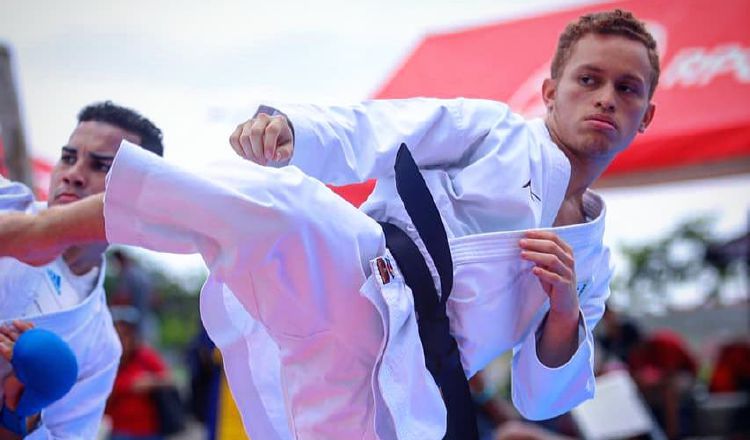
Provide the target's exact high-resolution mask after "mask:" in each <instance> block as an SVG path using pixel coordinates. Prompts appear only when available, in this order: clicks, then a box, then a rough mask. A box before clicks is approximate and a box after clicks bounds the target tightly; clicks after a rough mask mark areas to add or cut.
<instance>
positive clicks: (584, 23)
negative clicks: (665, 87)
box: [550, 9, 660, 98]
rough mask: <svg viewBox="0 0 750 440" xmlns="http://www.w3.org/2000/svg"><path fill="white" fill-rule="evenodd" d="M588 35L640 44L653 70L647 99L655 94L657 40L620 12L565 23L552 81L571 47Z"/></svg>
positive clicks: (553, 65) (558, 46) (644, 27)
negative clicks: (614, 36) (621, 39)
mask: <svg viewBox="0 0 750 440" xmlns="http://www.w3.org/2000/svg"><path fill="white" fill-rule="evenodd" d="M588 34H599V35H618V36H622V37H625V38H628V39H630V40H634V41H640V42H641V43H643V45H644V46H646V49H647V51H648V60H649V62H650V63H651V69H652V70H653V72H652V76H651V84H650V89H649V95H648V96H649V98H651V97H652V96H653V95H654V91H655V90H656V85H657V84H658V83H659V73H660V68H659V53H658V52H657V51H656V40H654V37H653V36H652V35H651V33H650V32H649V31H648V30H647V29H646V26H645V25H644V24H643V22H641V21H639V20H638V19H636V18H635V17H634V16H633V14H631V13H630V12H628V11H623V10H621V9H615V10H614V11H607V12H595V13H592V14H586V15H583V16H581V17H580V18H579V19H578V21H575V22H573V23H570V24H568V26H566V27H565V30H564V31H563V33H562V34H560V38H559V39H558V41H557V50H556V51H555V56H554V57H553V58H552V68H551V72H550V74H551V75H552V79H558V78H560V75H562V71H563V69H564V68H565V64H566V63H567V62H568V60H569V59H570V55H571V53H572V52H573V46H574V45H575V43H577V42H578V40H580V39H581V38H583V37H584V36H586V35H588Z"/></svg>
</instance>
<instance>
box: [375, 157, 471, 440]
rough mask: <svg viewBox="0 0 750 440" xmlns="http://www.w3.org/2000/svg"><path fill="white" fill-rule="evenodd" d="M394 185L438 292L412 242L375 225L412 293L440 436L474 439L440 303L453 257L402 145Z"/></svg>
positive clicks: (466, 393)
mask: <svg viewBox="0 0 750 440" xmlns="http://www.w3.org/2000/svg"><path fill="white" fill-rule="evenodd" d="M395 171H396V189H397V191H398V194H399V196H400V197H401V200H402V201H403V202H404V206H405V207H406V212H407V213H408V214H409V217H410V218H411V221H412V223H413V224H414V226H415V227H416V229H417V232H418V233H419V236H420V238H421V239H422V241H423V242H424V244H425V247H426V248H427V252H428V253H429V254H430V257H431V258H432V260H433V262H434V263H435V267H436V269H437V271H438V274H439V276H440V287H441V290H442V296H438V294H437V289H436V288H435V284H434V282H433V280H432V276H431V275H430V270H429V269H428V267H427V263H426V262H425V261H424V257H423V256H422V254H421V253H420V252H419V249H418V248H417V245H416V244H414V242H413V241H412V240H411V239H410V238H409V236H408V235H406V233H405V232H404V231H402V230H401V229H399V228H398V227H396V226H394V225H392V224H390V223H381V226H382V227H383V233H384V234H385V242H386V246H387V247H388V249H389V250H390V251H391V254H392V255H393V258H394V259H395V260H396V263H397V264H398V267H399V269H400V270H401V273H402V274H403V276H404V281H405V282H406V284H407V285H408V286H409V287H410V288H411V291H412V293H413V295H414V308H415V310H416V312H417V325H418V327H419V338H420V339H421V341H422V348H423V349H424V355H425V363H426V366H427V370H428V371H429V372H430V374H431V375H432V377H433V379H435V382H436V383H437V385H438V387H439V388H440V392H441V394H442V396H443V401H444V402H445V407H446V409H447V412H448V428H447V431H446V435H445V439H446V440H472V439H478V438H479V433H478V431H477V423H476V415H475V414H474V403H473V400H472V398H471V392H470V390H469V383H468V381H467V379H466V376H465V375H464V371H463V367H462V366H461V356H460V354H459V351H458V345H457V344H456V340H455V339H454V338H453V336H452V335H451V333H450V326H449V321H448V316H447V315H446V313H445V305H446V302H447V300H448V297H449V296H450V293H451V290H452V289H453V260H452V258H451V253H450V247H449V246H448V237H447V235H446V233H445V228H444V227H443V222H442V221H441V219H440V212H439V211H438V209H437V206H435V202H434V200H433V199H432V195H431V194H430V190H429V189H428V188H427V184H426V183H425V181H424V179H423V178H422V175H421V174H420V172H419V168H417V164H416V163H415V162H414V159H413V158H412V156H411V154H410V153H409V150H408V149H407V147H406V145H405V144H401V147H400V148H399V150H398V154H397V156H396V164H395Z"/></svg>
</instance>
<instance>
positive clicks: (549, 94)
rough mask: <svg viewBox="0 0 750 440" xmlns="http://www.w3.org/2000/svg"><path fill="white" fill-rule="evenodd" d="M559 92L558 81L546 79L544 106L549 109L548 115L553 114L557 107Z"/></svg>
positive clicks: (543, 87) (543, 88) (543, 96)
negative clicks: (556, 98) (556, 100)
mask: <svg viewBox="0 0 750 440" xmlns="http://www.w3.org/2000/svg"><path fill="white" fill-rule="evenodd" d="M556 92H557V80H554V79H552V78H546V79H545V80H544V82H543V83H542V99H543V100H544V106H545V107H547V113H549V112H551V111H552V109H553V108H554V106H555V93H556Z"/></svg>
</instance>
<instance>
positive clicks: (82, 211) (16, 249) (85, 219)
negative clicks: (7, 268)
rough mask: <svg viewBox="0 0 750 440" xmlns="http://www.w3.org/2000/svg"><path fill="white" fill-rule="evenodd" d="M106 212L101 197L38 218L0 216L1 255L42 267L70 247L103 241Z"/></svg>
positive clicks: (52, 210) (44, 212) (75, 203)
mask: <svg viewBox="0 0 750 440" xmlns="http://www.w3.org/2000/svg"><path fill="white" fill-rule="evenodd" d="M103 211H104V195H103V194H99V195H94V196H90V197H87V198H85V199H83V200H80V201H77V202H74V203H70V204H68V205H64V206H56V207H53V208H50V209H48V210H46V211H43V212H41V213H39V214H37V215H31V214H24V213H20V212H11V213H5V214H0V256H5V257H13V258H16V259H18V260H20V261H23V262H25V263H28V264H33V265H41V264H45V263H47V262H49V261H52V260H53V259H54V258H56V257H57V256H58V255H60V254H61V253H62V252H63V251H65V250H66V249H68V248H69V247H71V246H75V245H84V244H89V243H96V242H104V241H106V236H105V233H104V214H103Z"/></svg>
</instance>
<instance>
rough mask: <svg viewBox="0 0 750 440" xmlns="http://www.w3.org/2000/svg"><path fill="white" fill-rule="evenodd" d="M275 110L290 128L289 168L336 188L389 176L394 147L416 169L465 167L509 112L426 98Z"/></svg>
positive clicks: (497, 106)
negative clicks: (407, 152)
mask: <svg viewBox="0 0 750 440" xmlns="http://www.w3.org/2000/svg"><path fill="white" fill-rule="evenodd" d="M282 110H283V112H284V113H285V114H286V115H287V117H288V118H289V120H290V121H291V122H292V124H293V125H294V136H295V141H294V143H295V146H294V153H293V155H292V159H291V161H290V165H295V166H297V167H299V168H300V169H301V170H302V171H303V172H305V173H306V174H308V175H310V176H313V177H315V178H317V179H319V180H321V181H323V182H325V183H330V184H335V185H343V184H349V183H356V182H361V181H364V180H367V179H377V178H380V177H385V176H389V175H392V174H393V163H394V161H395V157H396V152H397V150H398V148H399V146H400V145H401V143H405V144H406V145H407V146H408V147H409V149H410V151H411V153H412V155H413V156H414V159H415V161H416V162H417V164H418V165H419V166H420V167H421V168H429V167H441V168H451V167H453V166H455V167H465V166H466V165H468V164H470V163H472V162H474V161H476V160H478V159H480V158H481V157H482V156H483V155H484V154H487V153H488V148H489V147H488V146H487V145H483V141H484V140H485V139H486V138H487V136H488V134H489V133H490V132H491V131H492V129H493V128H495V127H496V126H498V125H501V124H502V122H503V121H504V120H505V119H506V118H508V117H510V116H511V115H512V113H510V112H509V110H508V107H507V106H506V105H505V104H502V103H499V102H493V101H485V100H471V99H454V100H439V99H428V98H415V99H403V100H371V101H365V102H363V103H361V104H359V105H355V106H351V107H336V106H331V107H322V106H315V105H297V106H289V107H284V108H283V109H282ZM513 116H515V115H513ZM499 134H500V133H496V135H499ZM490 144H491V143H490Z"/></svg>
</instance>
